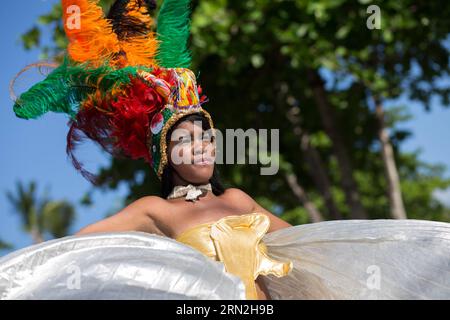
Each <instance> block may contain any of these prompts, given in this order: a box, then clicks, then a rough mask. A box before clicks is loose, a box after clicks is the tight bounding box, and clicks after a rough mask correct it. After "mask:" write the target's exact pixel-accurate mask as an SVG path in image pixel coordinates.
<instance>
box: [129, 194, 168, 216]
mask: <svg viewBox="0 0 450 320" xmlns="http://www.w3.org/2000/svg"><path fill="white" fill-rule="evenodd" d="M134 204H135V205H136V206H139V207H140V208H142V211H144V212H145V213H146V214H148V215H149V216H150V217H152V218H158V217H159V216H161V215H164V214H167V211H168V210H170V207H171V203H170V201H167V200H166V199H164V198H161V197H158V196H144V197H142V198H139V199H138V200H136V201H135V202H134Z"/></svg>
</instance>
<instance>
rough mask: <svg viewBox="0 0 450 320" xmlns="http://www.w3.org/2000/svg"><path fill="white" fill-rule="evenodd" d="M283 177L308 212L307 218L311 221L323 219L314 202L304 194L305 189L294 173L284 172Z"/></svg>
mask: <svg viewBox="0 0 450 320" xmlns="http://www.w3.org/2000/svg"><path fill="white" fill-rule="evenodd" d="M285 177H286V181H287V183H288V184H289V187H290V188H291V190H292V192H293V193H294V195H295V196H296V197H297V199H298V200H299V201H300V202H301V203H302V204H303V206H304V207H305V209H306V211H307V212H308V215H309V219H310V220H311V221H312V222H320V221H323V216H322V214H321V213H320V211H319V210H318V209H317V208H316V206H315V205H314V203H313V202H312V201H310V200H309V198H308V196H307V195H306V192H305V190H304V189H303V188H302V186H300V184H299V183H298V180H297V176H296V175H295V174H294V173H286V174H285Z"/></svg>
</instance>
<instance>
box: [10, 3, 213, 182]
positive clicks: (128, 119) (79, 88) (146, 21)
mask: <svg viewBox="0 0 450 320" xmlns="http://www.w3.org/2000/svg"><path fill="white" fill-rule="evenodd" d="M189 5H190V1H189V0H165V1H164V3H163V5H162V7H161V10H160V11H159V14H158V17H157V25H156V26H155V23H154V20H153V19H152V17H151V14H150V13H151V12H152V11H153V10H155V9H156V3H155V1H154V0H153V1H152V0H117V1H116V2H115V3H114V4H113V5H112V7H111V9H110V11H109V14H108V16H107V17H105V16H104V13H103V11H102V9H101V7H100V6H99V5H98V0H62V9H63V15H64V16H63V22H64V29H65V32H66V35H67V38H68V40H69V45H68V48H67V55H66V56H65V58H64V61H63V63H62V64H61V65H59V66H58V67H57V68H56V69H54V70H53V71H52V72H51V73H50V74H49V75H48V76H47V78H46V79H45V80H43V81H41V82H39V83H37V84H36V85H34V86H33V87H31V88H30V89H29V90H28V91H26V92H25V93H23V94H22V95H20V97H19V98H18V99H17V100H16V101H15V105H14V112H15V113H16V115H17V116H18V117H20V118H24V119H35V118H38V117H40V116H41V115H43V114H45V113H47V112H49V111H52V112H62V113H66V114H68V115H69V116H70V120H69V126H70V130H69V133H68V135H67V153H68V155H69V157H70V159H71V161H72V163H73V165H74V166H75V168H76V169H77V170H79V171H80V172H81V174H82V175H83V176H84V177H85V178H87V179H89V180H90V181H91V182H93V183H95V179H96V177H95V176H94V175H93V174H91V173H89V172H88V171H86V170H85V169H83V167H82V165H81V163H80V162H79V161H78V160H77V159H76V157H75V155H74V150H75V147H76V145H77V144H78V143H79V142H80V141H81V140H82V139H83V138H85V137H87V138H89V139H92V140H93V141H95V142H97V143H98V144H99V145H100V146H101V147H102V148H103V149H104V150H106V151H107V152H109V153H111V154H112V155H113V156H122V155H125V156H128V157H130V158H132V159H140V158H143V159H144V160H145V161H147V162H148V163H149V164H151V165H152V167H153V168H154V170H155V172H156V173H157V175H158V177H161V174H162V172H163V170H164V167H165V166H166V165H167V154H166V149H167V146H166V134H167V131H168V130H169V129H170V127H171V126H173V124H175V123H176V122H177V121H178V120H179V119H181V118H182V117H184V116H186V115H188V114H192V113H201V114H203V115H204V116H205V117H206V118H207V119H208V120H209V122H210V125H211V127H213V123H212V119H211V117H210V115H209V114H208V112H206V111H205V110H204V109H203V108H202V104H203V103H204V102H206V100H207V99H206V97H205V96H201V97H200V95H201V88H200V86H197V83H196V78H195V75H194V73H193V72H192V71H191V70H189V69H188V68H189V65H190V62H191V56H190V52H189V50H188V47H187V42H188V38H189V34H190V27H189V26H190V20H189V16H190V8H189ZM155 27H156V31H155Z"/></svg>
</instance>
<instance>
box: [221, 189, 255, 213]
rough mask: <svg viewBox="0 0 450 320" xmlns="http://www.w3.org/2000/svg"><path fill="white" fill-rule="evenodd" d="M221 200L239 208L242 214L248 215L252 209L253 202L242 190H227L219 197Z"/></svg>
mask: <svg viewBox="0 0 450 320" xmlns="http://www.w3.org/2000/svg"><path fill="white" fill-rule="evenodd" d="M221 198H222V199H224V200H226V201H227V202H229V203H232V204H233V205H236V206H239V208H240V209H241V210H242V212H243V213H249V212H250V211H252V210H253V209H254V203H255V202H254V200H253V198H252V197H250V196H249V195H248V194H247V193H245V192H244V191H243V190H241V189H238V188H228V189H226V190H225V192H224V193H223V194H222V195H221Z"/></svg>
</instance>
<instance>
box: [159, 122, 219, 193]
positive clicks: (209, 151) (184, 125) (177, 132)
mask: <svg viewBox="0 0 450 320" xmlns="http://www.w3.org/2000/svg"><path fill="white" fill-rule="evenodd" d="M215 155H216V146H215V138H214V132H213V130H212V129H209V130H203V129H202V122H201V121H194V122H192V121H189V120H187V121H183V122H181V123H179V124H178V125H177V126H176V127H175V128H174V129H173V131H172V135H171V137H170V142H169V145H168V157H169V162H170V164H171V166H172V168H173V169H174V170H175V171H176V173H177V174H178V176H179V177H180V178H182V179H183V180H185V181H186V182H188V183H193V184H205V183H208V181H209V179H210V178H211V177H212V175H213V171H214V160H215Z"/></svg>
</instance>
